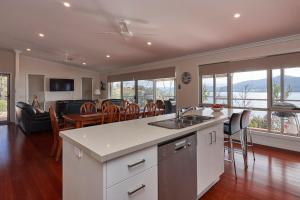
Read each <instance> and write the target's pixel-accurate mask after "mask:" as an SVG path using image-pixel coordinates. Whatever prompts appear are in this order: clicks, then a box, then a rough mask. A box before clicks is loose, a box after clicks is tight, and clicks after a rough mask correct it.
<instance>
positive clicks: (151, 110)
mask: <svg viewBox="0 0 300 200" xmlns="http://www.w3.org/2000/svg"><path fill="white" fill-rule="evenodd" d="M155 113H156V104H155V103H147V104H146V105H145V107H144V113H143V117H153V116H155Z"/></svg>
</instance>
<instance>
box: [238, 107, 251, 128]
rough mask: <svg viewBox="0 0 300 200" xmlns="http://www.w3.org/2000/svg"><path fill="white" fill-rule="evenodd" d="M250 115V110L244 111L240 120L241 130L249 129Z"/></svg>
mask: <svg viewBox="0 0 300 200" xmlns="http://www.w3.org/2000/svg"><path fill="white" fill-rule="evenodd" d="M250 114H251V111H250V110H244V111H243V112H242V115H241V120H240V128H241V129H244V128H247V127H248V126H249V123H250Z"/></svg>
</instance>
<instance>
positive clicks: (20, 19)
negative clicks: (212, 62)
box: [0, 0, 300, 71]
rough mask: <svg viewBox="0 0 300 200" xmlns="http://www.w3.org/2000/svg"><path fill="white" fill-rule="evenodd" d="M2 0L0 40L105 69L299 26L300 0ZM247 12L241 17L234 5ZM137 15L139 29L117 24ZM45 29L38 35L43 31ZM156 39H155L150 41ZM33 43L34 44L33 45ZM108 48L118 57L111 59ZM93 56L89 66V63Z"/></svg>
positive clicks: (4, 45) (251, 39) (277, 33)
mask: <svg viewBox="0 0 300 200" xmlns="http://www.w3.org/2000/svg"><path fill="white" fill-rule="evenodd" d="M66 1H68V2H70V3H71V7H70V8H66V7H64V6H63V5H62V1H60V0H1V2H0V47H2V48H9V49H19V50H23V51H24V52H23V53H24V54H26V55H31V56H33V57H38V58H43V59H47V60H53V61H57V62H64V60H65V55H66V54H67V55H69V57H72V58H73V61H71V62H70V63H71V64H75V65H78V66H80V67H85V68H90V69H96V70H98V71H116V70H118V69H120V68H125V67H128V66H132V65H137V64H142V63H146V62H152V61H158V60H163V59H168V58H173V57H178V56H183V55H188V54H192V53H196V52H203V51H207V50H213V49H219V48H224V47H229V46H234V45H239V44H244V43H249V42H254V41H261V40H266V39H271V38H276V37H281V36H287V35H293V34H299V33H300V23H299V19H300V12H299V10H300V1H299V0H242V1H241V0H186V1H183V0H66ZM237 12H238V13H241V17H240V18H239V19H234V18H233V15H234V13H237ZM120 19H128V20H130V21H131V24H130V25H129V29H130V30H131V31H132V32H133V33H136V34H138V33H149V34H153V35H148V36H145V35H139V36H134V37H133V38H131V39H130V40H125V39H124V38H123V37H121V36H120V35H106V34H99V33H100V32H108V31H118V30H119V29H118V20H120ZM40 32H42V33H44V34H45V35H46V36H45V37H44V38H39V37H38V33H40ZM148 41H151V42H152V43H153V45H152V46H147V44H146V42H148ZM26 48H31V49H32V51H31V52H26V50H25V49H26ZM106 54H110V55H111V58H110V59H107V58H106V57H105V55H106ZM82 62H86V63H87V66H82V64H81V63H82Z"/></svg>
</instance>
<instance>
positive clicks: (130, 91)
mask: <svg viewBox="0 0 300 200" xmlns="http://www.w3.org/2000/svg"><path fill="white" fill-rule="evenodd" d="M123 99H124V100H127V101H129V102H130V103H134V102H135V81H123Z"/></svg>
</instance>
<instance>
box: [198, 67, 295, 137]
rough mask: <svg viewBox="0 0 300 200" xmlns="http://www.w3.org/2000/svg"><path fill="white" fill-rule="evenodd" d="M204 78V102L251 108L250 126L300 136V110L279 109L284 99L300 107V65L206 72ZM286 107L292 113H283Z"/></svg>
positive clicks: (286, 110)
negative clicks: (298, 111) (226, 72)
mask: <svg viewBox="0 0 300 200" xmlns="http://www.w3.org/2000/svg"><path fill="white" fill-rule="evenodd" d="M268 80H270V82H271V84H270V86H268ZM201 82H202V91H201V95H202V102H201V103H203V104H211V103H221V104H226V103H228V104H229V105H228V106H229V107H231V108H247V109H251V119H250V125H249V127H251V128H255V129H263V130H267V131H269V132H273V133H279V134H288V135H294V136H296V135H297V136H300V134H299V133H300V124H299V119H298V118H299V116H300V113H299V114H295V112H294V111H291V110H290V109H291V108H282V107H281V108H280V109H281V110H278V109H279V108H278V106H281V105H283V104H282V103H288V104H293V105H292V106H296V107H300V86H299V83H300V67H297V68H279V69H270V70H259V71H248V72H234V73H231V74H227V75H226V74H223V75H221V74H212V75H205V76H202V79H201ZM268 87H270V89H268ZM227 91H231V93H230V94H229V93H227ZM269 97H270V98H269ZM282 109H283V111H284V112H285V113H289V116H286V115H284V116H285V117H282V116H283V114H282V113H283V112H282Z"/></svg>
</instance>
